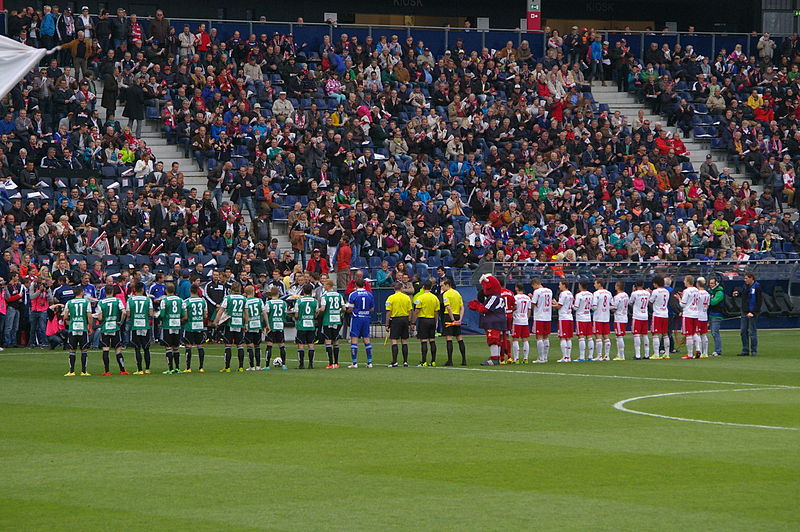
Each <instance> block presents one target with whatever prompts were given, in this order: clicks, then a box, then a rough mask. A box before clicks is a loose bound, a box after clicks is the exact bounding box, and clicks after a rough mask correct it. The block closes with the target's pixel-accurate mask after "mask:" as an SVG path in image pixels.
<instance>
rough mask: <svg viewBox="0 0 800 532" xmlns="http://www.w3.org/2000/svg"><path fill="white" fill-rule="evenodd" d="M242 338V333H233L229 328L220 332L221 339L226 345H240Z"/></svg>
mask: <svg viewBox="0 0 800 532" xmlns="http://www.w3.org/2000/svg"><path fill="white" fill-rule="evenodd" d="M242 336H244V333H243V332H242V331H241V330H238V331H234V330H231V329H230V328H229V327H225V330H224V331H223V332H222V338H223V341H224V342H225V344H226V345H242Z"/></svg>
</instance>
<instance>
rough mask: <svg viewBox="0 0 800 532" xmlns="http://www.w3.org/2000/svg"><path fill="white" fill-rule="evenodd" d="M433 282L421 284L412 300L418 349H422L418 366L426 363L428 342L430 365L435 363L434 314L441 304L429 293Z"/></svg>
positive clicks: (428, 281)
mask: <svg viewBox="0 0 800 532" xmlns="http://www.w3.org/2000/svg"><path fill="white" fill-rule="evenodd" d="M432 287H433V283H431V281H430V279H429V280H427V281H425V282H424V283H423V284H422V290H421V291H420V293H419V295H418V296H417V298H416V299H415V300H414V317H413V318H412V321H414V320H415V319H416V320H417V338H419V342H420V349H421V350H422V362H420V364H419V365H420V366H421V367H424V366H427V365H428V361H427V359H428V344H430V347H431V363H430V365H431V366H435V365H436V314H437V313H438V312H439V309H440V308H441V305H440V304H439V298H438V297H436V296H435V295H433V294H431V288H432Z"/></svg>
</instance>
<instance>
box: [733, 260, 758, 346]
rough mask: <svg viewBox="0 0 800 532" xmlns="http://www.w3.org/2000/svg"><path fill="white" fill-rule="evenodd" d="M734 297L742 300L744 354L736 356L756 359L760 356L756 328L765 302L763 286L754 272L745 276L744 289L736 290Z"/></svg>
mask: <svg viewBox="0 0 800 532" xmlns="http://www.w3.org/2000/svg"><path fill="white" fill-rule="evenodd" d="M733 296H734V297H741V298H742V326H741V329H740V332H741V336H742V352H741V353H739V354H738V355H736V356H740V357H749V356H753V357H754V356H756V355H758V328H757V327H756V322H757V321H758V314H759V313H760V312H761V305H762V304H763V301H764V295H763V292H762V290H761V284H759V283H758V281H756V274H754V273H753V272H747V273H746V274H744V287H743V288H742V289H741V290H736V291H735V292H734V293H733Z"/></svg>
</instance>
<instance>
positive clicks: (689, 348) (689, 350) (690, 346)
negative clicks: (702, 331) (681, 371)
mask: <svg viewBox="0 0 800 532" xmlns="http://www.w3.org/2000/svg"><path fill="white" fill-rule="evenodd" d="M686 354H688V355H689V356H694V335H691V336H687V337H686Z"/></svg>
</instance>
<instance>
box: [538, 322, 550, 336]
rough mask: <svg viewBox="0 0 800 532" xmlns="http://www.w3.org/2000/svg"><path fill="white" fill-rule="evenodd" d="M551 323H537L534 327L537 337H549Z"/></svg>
mask: <svg viewBox="0 0 800 532" xmlns="http://www.w3.org/2000/svg"><path fill="white" fill-rule="evenodd" d="M550 323H551V322H549V321H535V322H534V327H535V329H536V336H549V335H550Z"/></svg>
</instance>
